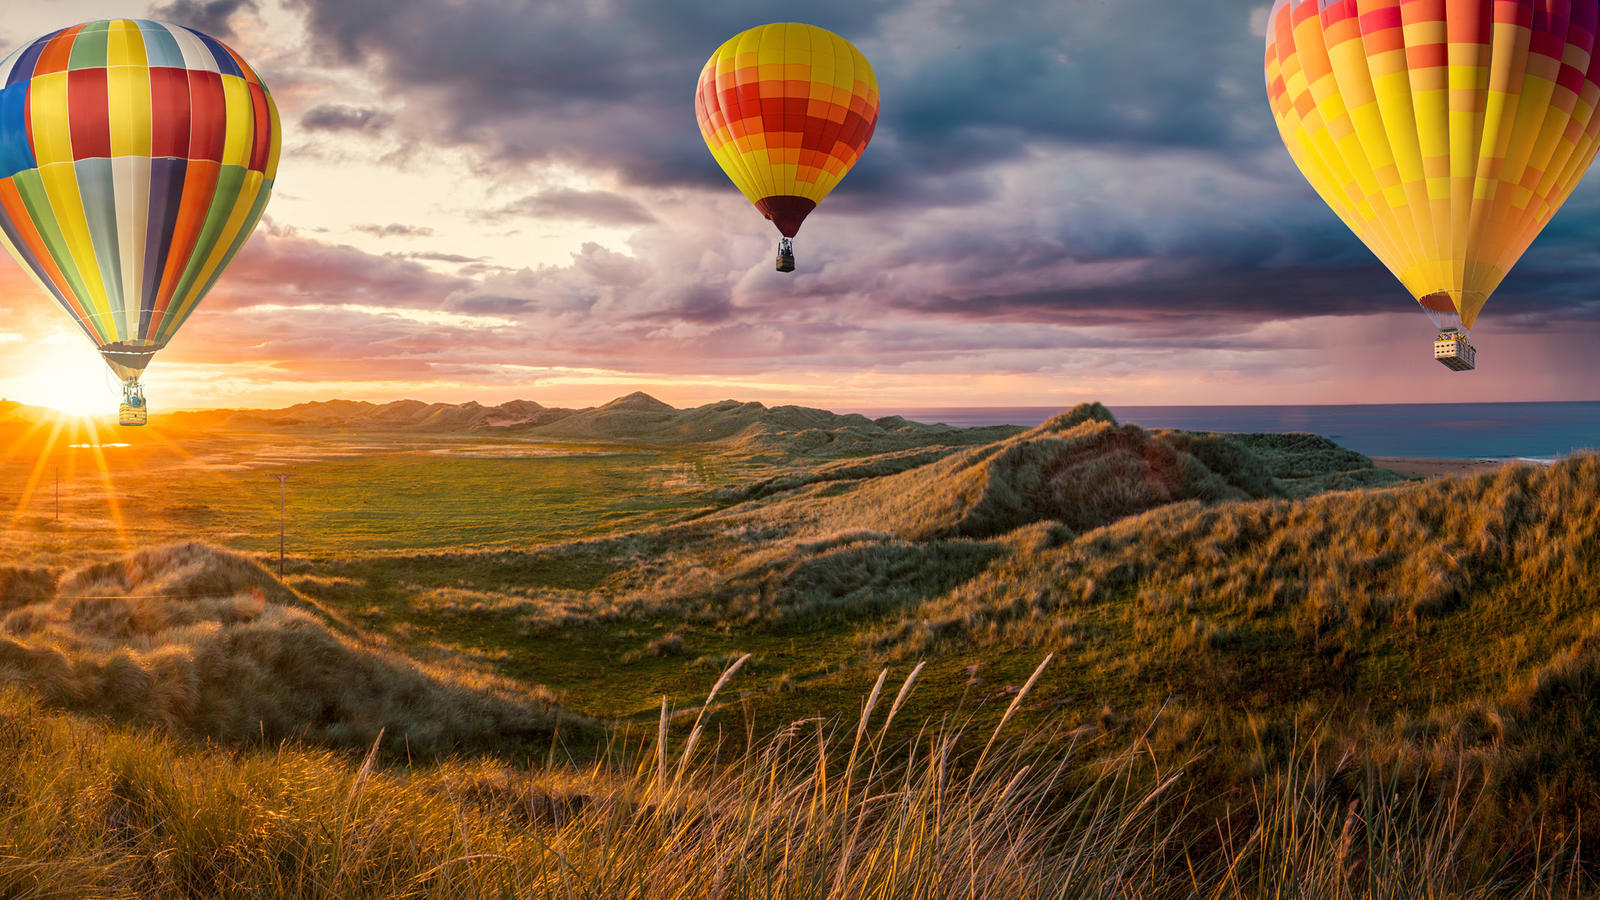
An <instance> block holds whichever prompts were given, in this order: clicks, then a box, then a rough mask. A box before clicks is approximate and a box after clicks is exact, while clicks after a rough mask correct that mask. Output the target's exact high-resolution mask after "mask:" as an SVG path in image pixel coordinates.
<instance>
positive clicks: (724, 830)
mask: <svg viewBox="0 0 1600 900" xmlns="http://www.w3.org/2000/svg"><path fill="white" fill-rule="evenodd" d="M625 399H626V398H625ZM652 402H653V401H652ZM619 403H622V401H619ZM750 406H751V405H748V404H747V405H727V404H724V405H719V406H718V407H717V408H716V409H711V408H702V409H700V410H693V411H686V412H683V413H681V414H680V413H678V412H677V411H672V412H665V411H663V410H661V409H659V408H658V407H657V406H650V405H648V404H645V403H643V401H632V402H631V403H622V405H621V406H613V407H607V408H603V409H604V410H608V412H607V413H606V415H604V416H596V417H593V418H591V419H589V420H584V421H581V422H580V421H577V420H573V419H563V420H562V421H561V422H555V423H554V424H541V425H538V426H536V427H535V428H533V429H531V430H527V429H525V430H522V431H517V430H515V429H509V430H508V429H483V428H474V429H460V428H455V429H443V430H426V431H417V430H409V431H407V430H400V429H394V430H387V431H385V430H379V429H371V428H359V427H352V426H350V425H348V424H346V425H339V424H337V423H328V422H319V423H316V424H313V425H305V424H301V425H296V426H294V427H287V426H275V427H273V428H261V429H259V430H255V431H243V430H228V429H220V428H217V427H215V424H214V423H212V424H211V425H210V426H208V427H206V428H193V429H190V430H180V429H170V430H167V431H155V430H152V431H151V432H146V433H141V434H140V435H139V436H138V437H137V438H128V439H127V440H126V441H123V440H122V439H121V438H122V434H123V433H120V432H119V434H118V440H116V441H106V440H100V441H90V440H83V439H80V438H79V437H76V436H73V435H67V436H66V437H65V438H62V437H60V436H58V440H57V441H56V442H55V443H56V444H57V445H59V444H61V443H101V444H105V443H114V442H127V443H130V444H132V446H128V447H116V448H107V447H104V446H102V447H100V448H99V449H98V451H97V450H96V449H95V448H92V447H90V448H78V449H72V450H70V453H69V452H68V449H70V448H62V447H60V446H57V447H56V448H55V451H54V452H55V453H57V454H63V455H62V456H59V457H58V456H54V455H51V456H46V457H41V455H40V448H42V447H43V446H44V445H45V444H46V443H48V440H47V436H48V431H49V429H47V428H34V427H33V426H31V425H27V426H24V425H8V426H6V427H16V428H18V429H19V430H18V431H17V432H16V433H15V434H14V435H13V437H12V443H11V444H10V447H11V449H10V451H9V452H10V455H9V456H8V457H7V459H6V461H5V465H4V467H0V495H4V496H7V497H10V498H18V500H19V501H20V498H23V497H26V502H25V503H21V502H19V505H18V507H17V513H16V514H15V515H14V516H13V517H12V519H11V521H10V524H9V527H8V528H7V530H6V532H5V534H4V540H5V542H6V543H5V546H6V548H7V563H6V564H5V566H4V567H0V684H6V685H10V687H9V688H7V690H8V691H9V693H7V694H6V695H5V697H4V699H3V700H0V748H4V749H3V750H0V752H3V753H4V754H5V756H6V758H7V759H8V760H14V761H15V762H16V764H15V765H8V766H7V767H6V772H7V774H6V775H5V776H3V777H0V835H7V837H0V893H3V894H6V895H8V896H12V895H15V896H123V895H128V894H137V895H152V896H167V895H185V894H193V895H207V896H211V895H214V894H206V893H205V890H206V888H205V887H204V886H206V885H212V886H213V887H214V889H215V890H217V891H218V893H220V894H221V895H229V894H230V892H232V893H236V894H238V895H241V896H261V895H262V890H263V888H262V887H261V886H263V885H265V886H267V888H266V889H265V890H266V893H267V895H272V896H329V897H333V896H375V897H376V896H552V897H568V896H571V897H577V896H604V897H610V896H639V897H643V896H683V897H689V896H708V895H720V896H730V897H732V896H738V897H743V896H793V897H814V896H838V897H846V896H851V897H854V896H883V897H953V896H969V895H983V894H985V893H987V892H989V891H994V890H1002V891H1004V893H1005V894H1006V895H1008V896H1038V897H1051V896H1066V897H1072V896H1109V897H1147V896H1148V897H1166V896H1172V897H1180V896H1211V897H1218V898H1224V897H1389V896H1392V897H1413V896H1441V897H1442V896H1464V897H1478V896H1481V897H1497V896H1515V897H1522V896H1526V897H1535V896H1540V897H1543V896H1574V897H1576V896H1584V895H1585V894H1586V892H1589V891H1592V890H1593V889H1594V887H1595V883H1594V882H1593V881H1592V880H1591V879H1592V878H1593V877H1594V875H1595V874H1596V873H1595V871H1594V869H1593V860H1592V859H1591V857H1590V854H1591V852H1592V851H1591V850H1590V849H1589V848H1592V847H1593V846H1595V843H1594V842H1595V839H1596V838H1597V837H1600V829H1597V828H1596V826H1595V825H1594V823H1595V822H1596V821H1600V803H1597V802H1596V798H1597V797H1600V764H1597V763H1596V760H1597V759H1600V754H1597V753H1596V750H1600V724H1597V723H1600V716H1596V715H1595V712H1596V710H1595V709H1594V706H1593V703H1594V701H1593V700H1592V699H1591V698H1592V697H1593V696H1595V694H1594V692H1593V690H1592V687H1593V686H1594V684H1595V683H1596V680H1597V677H1600V676H1597V674H1596V673H1597V672H1600V663H1597V662H1596V660H1600V656H1597V654H1600V649H1597V648H1600V589H1597V585H1600V458H1596V457H1593V456H1579V457H1574V458H1572V459H1570V460H1566V461H1563V462H1560V463H1558V464H1556V465H1554V466H1550V467H1538V466H1528V465H1521V466H1518V465H1512V466H1507V467H1504V468H1501V469H1498V470H1495V471H1492V472H1489V473H1487V474H1483V475H1478V476H1473V477H1469V478H1454V479H1439V480H1432V481H1408V480H1405V479H1402V478H1400V477H1398V476H1396V475H1394V474H1393V473H1389V472H1385V471H1383V470H1381V469H1378V468H1376V467H1374V466H1373V465H1372V464H1371V462H1370V461H1369V460H1367V459H1366V458H1365V457H1362V456H1360V454H1356V453H1353V452H1351V451H1348V450H1346V449H1344V448H1341V447H1339V446H1338V445H1336V444H1334V443H1332V442H1330V441H1327V440H1325V439H1321V438H1317V437H1315V436H1311V435H1300V436H1282V435H1255V436H1229V435H1211V434H1195V433H1187V432H1171V431H1146V430H1144V429H1140V428H1138V427H1136V426H1132V425H1123V424H1119V423H1117V422H1116V421H1115V420H1114V419H1113V417H1112V416H1111V415H1110V414H1109V413H1108V412H1106V411H1105V410H1104V408H1102V407H1099V406H1097V405H1087V406H1084V407H1080V408H1078V409H1076V410H1073V411H1070V412H1068V413H1066V414H1063V415H1062V416H1059V417H1057V418H1056V419H1053V420H1051V421H1050V422H1047V423H1045V424H1044V425H1042V426H1040V427H1039V428H1037V429H1031V430H1026V431H1024V430H1022V429H999V430H996V429H986V430H982V431H963V430H954V429H939V428H930V427H925V426H916V425H915V424H914V423H904V422H900V421H894V420H878V421H876V422H869V421H867V420H861V419H860V417H832V418H828V417H827V414H821V413H816V411H804V412H794V411H790V410H785V409H781V408H780V409H779V410H765V408H762V409H760V410H752V409H751V408H750ZM814 413H815V414H814ZM858 420H859V421H858ZM563 422H564V423H565V424H562V423H563ZM580 426H581V427H580ZM30 429H31V430H30ZM539 429H545V433H540V432H539ZM550 431H557V432H560V433H557V434H552V433H548V432H550ZM30 448H32V449H31V450H30ZM72 454H76V455H72ZM41 458H44V459H49V460H52V462H51V464H52V465H55V464H58V463H55V462H53V460H55V459H61V460H62V462H61V463H59V464H60V465H62V466H63V470H62V471H63V493H62V518H61V520H60V521H59V522H57V520H55V519H54V517H53V512H54V507H53V501H54V497H53V491H52V490H51V488H53V479H50V478H49V474H48V469H46V468H45V467H44V466H43V465H42V464H40V463H39V462H38V460H39V459H41ZM286 468H292V469H293V470H294V471H295V472H296V478H295V479H293V480H291V481H290V494H289V498H290V500H289V506H288V512H289V520H290V523H291V528H290V535H291V539H290V543H289V555H288V559H287V560H286V571H285V575H284V577H283V578H282V579H280V578H278V577H277V575H276V565H277V558H276V544H277V500H278V484H277V482H276V480H275V479H269V478H268V477H266V473H267V472H270V471H280V470H284V469H286ZM30 483H31V487H30ZM1042 660H1043V661H1046V663H1047V664H1044V665H1041V661H1042ZM713 685H715V687H714V686H713ZM61 809H71V810H73V811H74V812H73V814H72V815H71V816H68V817H65V818H63V817H61V816H60V815H58V814H57V811H59V810H61ZM151 860H154V861H155V862H151ZM67 873H79V874H74V875H72V876H71V877H68V874H67ZM215 886H227V887H226V889H222V888H219V887H215ZM707 891H710V894H708V893H707ZM991 895H992V894H991Z"/></svg>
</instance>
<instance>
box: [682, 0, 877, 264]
mask: <svg viewBox="0 0 1600 900" xmlns="http://www.w3.org/2000/svg"><path fill="white" fill-rule="evenodd" d="M694 112H695V118H696V119H697V120H699V122H700V134H701V135H702V136H703V137H705V139H706V146H707V147H709V148H710V149H711V155H712V156H714V157H716V160H717V164H718V165H720V166H722V171H724V172H726V173H727V174H728V178H730V179H732V181H733V183H734V186H736V187H737V188H739V190H740V191H742V192H743V193H744V195H745V198H746V199H748V200H749V201H750V202H751V203H754V204H755V206H756V209H757V210H759V211H760V212H761V214H762V215H763V216H766V217H767V219H769V220H770V221H771V222H772V224H773V225H775V226H777V228H778V232H779V233H780V234H782V235H783V237H782V239H780V240H779V242H778V271H780V272H793V271H794V236H795V234H796V233H797V232H799V230H800V223H801V222H804V221H805V218H806V216H807V215H809V214H810V212H811V211H812V210H813V209H816V207H817V204H818V203H820V202H822V198H824V197H826V196H828V193H829V192H830V191H832V190H833V188H834V186H835V185H837V184H838V183H839V180H840V179H841V178H843V177H844V176H845V173H846V172H849V171H850V167H851V166H853V165H855V163H856V160H857V159H860V158H861V153H862V151H863V150H866V149H867V142H868V141H870V140H872V131H873V129H874V128H875V127H876V126H877V123H878V80H877V78H875V77H874V76H873V74H872V65H871V64H870V63H868V62H867V58H866V57H865V56H862V55H861V51H859V50H857V49H856V48H855V47H853V46H851V45H850V42H849V41H847V40H845V39H844V38H842V37H839V36H838V35H836V34H834V33H833V32H831V31H828V30H826V29H822V28H817V27H816V26H814V25H800V24H796V23H794V22H782V23H777V24H773V25H758V26H757V27H755V28H752V29H750V30H748V31H745V32H741V33H740V34H738V35H736V36H734V37H733V38H732V39H730V40H729V41H728V42H727V43H725V44H723V45H722V46H721V47H718V48H717V52H715V53H713V54H711V58H710V59H709V60H707V61H706V65H705V68H704V69H702V70H701V71H700V84H699V86H698V88H697V89H696V91H695V98H694Z"/></svg>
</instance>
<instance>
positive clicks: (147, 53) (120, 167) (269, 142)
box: [0, 19, 280, 379]
mask: <svg viewBox="0 0 1600 900" xmlns="http://www.w3.org/2000/svg"><path fill="white" fill-rule="evenodd" d="M279 144H280V139H279V127H278V111H277V106H276V105H275V104H274V103H273V101H272V95H271V94H270V93H269V92H268V91H267V88H266V85H264V84H262V82H261V78H260V77H259V76H258V75H257V74H256V73H255V70H254V69H252V68H250V66H249V64H248V63H246V62H245V61H244V60H243V59H242V58H241V57H240V56H239V55H238V54H237V53H235V52H234V51H233V50H231V49H229V48H228V47H227V46H225V45H224V44H222V43H221V42H220V41H217V40H216V39H214V38H211V37H209V36H207V35H204V34H201V33H200V32H198V31H194V30H193V29H189V28H184V27H181V26H177V25H166V24H162V23H159V22H152V21H148V20H144V19H113V20H102V21H98V22H89V23H86V24H83V25H75V26H73V27H71V28H64V29H62V30H60V31H56V32H53V33H51V34H48V35H45V36H44V37H41V38H39V39H37V40H35V41H32V42H30V43H27V44H25V45H23V46H22V47H21V48H19V49H18V50H17V51H16V52H14V53H12V54H11V55H10V56H8V57H7V58H6V59H5V60H4V62H0V239H3V240H4V242H5V244H6V247H7V249H8V250H10V251H11V253H12V255H13V256H15V257H16V258H17V260H18V261H19V262H21V263H22V264H23V266H24V267H25V268H26V269H27V270H28V271H30V272H32V273H33V274H34V276H35V277H36V278H37V279H38V281H39V282H40V284H41V286H42V287H43V288H44V289H45V290H46V291H48V292H49V293H50V294H51V295H52V296H54V297H55V298H56V301H57V302H58V303H60V305H61V306H62V308H63V309H65V310H66V311H67V313H68V314H70V315H71V316H72V317H73V319H74V320H76V321H77V323H78V324H79V325H80V326H81V327H82V328H83V330H84V332H85V333H86V334H87V335H88V336H89V339H90V340H92V341H94V343H95V346H96V347H98V348H99V349H100V352H101V354H102V355H103V356H104V357H105V358H106V362H107V363H108V364H109V365H110V366H111V368H112V369H113V370H114V371H115V372H116V373H117V374H118V375H119V376H120V377H122V378H124V379H131V378H136V377H137V376H138V374H139V373H140V372H141V371H142V370H143V369H144V367H145V366H146V365H147V364H148V363H149V361H150V358H151V356H152V355H153V354H154V353H155V352H156V351H157V350H160V349H161V348H162V347H164V346H166V344H167V342H168V341H170V340H171V339H172V336H173V334H174V333H176V332H177V330H178V328H179V327H180V326H182V325H183V322H184V320H186V319H187V318H188V317H189V315H190V314H191V313H193V312H194V309H195V306H196V305H197V304H198V303H199V302H200V300H201V299H202V298H204V297H205V295H206V292H207V291H209V290H210V289H211V286H212V285H213V284H214V283H215V282H216V280H217V277H218V276H219V275H220V274H221V273H222V270H223V269H224V268H225V267H226V266H227V264H228V262H229V260H231V259H232V258H233V256H234V254H236V253H237V252H238V251H239V248H240V247H241V246H243V244H244V242H245V240H246V239H247V238H249V236H250V233H251V231H252V230H253V229H254V228H255V225H256V222H257V220H259V219H260V217H261V212H262V209H263V208H265V206H266V203H267V198H268V196H269V195H270V193H271V191H272V183H273V177H274V175H275V174H276V171H277V165H278V150H279Z"/></svg>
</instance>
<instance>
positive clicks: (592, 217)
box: [487, 188, 656, 225]
mask: <svg viewBox="0 0 1600 900" xmlns="http://www.w3.org/2000/svg"><path fill="white" fill-rule="evenodd" d="M522 216H527V217H530V218H543V219H576V220H580V221H584V222H591V223H593V224H596V225H649V224H651V223H653V222H655V221H656V217H655V216H653V215H651V214H650V212H649V211H648V210H646V209H645V208H644V207H643V206H642V205H640V204H639V202H638V201H637V200H633V199H630V198H628V197H624V196H622V195H621V194H614V193H612V192H610V191H579V190H573V189H571V188H555V189H552V190H547V191H542V192H540V193H537V194H530V195H528V196H526V197H523V198H522V199H521V200H518V201H516V202H515V203H509V204H507V205H505V206H502V207H501V208H499V209H497V210H495V211H493V212H492V213H489V214H487V217H488V218H493V219H506V218H513V217H522Z"/></svg>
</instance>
